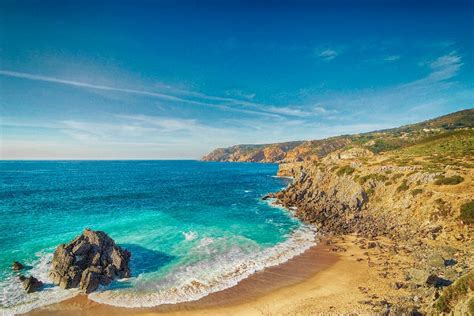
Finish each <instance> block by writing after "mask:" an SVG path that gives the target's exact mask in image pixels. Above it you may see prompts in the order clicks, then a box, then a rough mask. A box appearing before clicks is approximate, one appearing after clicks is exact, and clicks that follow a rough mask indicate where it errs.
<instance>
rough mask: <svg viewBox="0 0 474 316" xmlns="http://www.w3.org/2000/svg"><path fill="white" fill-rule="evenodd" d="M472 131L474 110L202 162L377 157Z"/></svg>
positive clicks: (220, 154) (231, 150)
mask: <svg viewBox="0 0 474 316" xmlns="http://www.w3.org/2000/svg"><path fill="white" fill-rule="evenodd" d="M472 128H474V109H468V110H463V111H459V112H455V113H451V114H448V115H444V116H440V117H437V118H434V119H431V120H427V121H424V122H421V123H416V124H410V125H405V126H401V127H398V128H392V129H385V130H379V131H374V132H369V133H363V134H354V135H342V136H337V137H330V138H326V139H322V140H311V141H295V142H285V143H275V144H261V145H235V146H232V147H228V148H218V149H216V150H214V151H212V152H211V153H209V154H207V155H206V156H204V157H203V158H202V160H205V161H247V162H296V161H305V160H318V159H321V158H323V157H325V156H327V155H328V154H329V153H331V152H333V151H335V150H338V149H342V148H350V147H352V146H362V147H365V148H367V149H369V150H370V151H372V152H374V153H380V152H385V151H391V150H395V149H400V148H404V147H407V146H410V145H414V144H417V143H418V142H420V141H423V140H425V139H429V138H432V137H434V136H439V135H441V134H444V133H447V132H450V131H453V130H459V129H472Z"/></svg>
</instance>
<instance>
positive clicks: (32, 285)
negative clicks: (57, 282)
mask: <svg viewBox="0 0 474 316" xmlns="http://www.w3.org/2000/svg"><path fill="white" fill-rule="evenodd" d="M20 281H21V282H22V283H23V288H24V289H25V291H26V293H33V292H36V291H38V290H39V289H40V288H41V287H42V286H43V282H41V281H39V280H38V279H37V278H35V277H33V276H29V277H25V276H20Z"/></svg>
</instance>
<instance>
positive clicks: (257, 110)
mask: <svg viewBox="0 0 474 316" xmlns="http://www.w3.org/2000/svg"><path fill="white" fill-rule="evenodd" d="M0 75H3V76H8V77H15V78H23V79H28V80H35V81H44V82H52V83H59V84H65V85H70V86H75V87H81V88H88V89H96V90H104V91H114V92H122V93H130V94H135V95H143V96H148V97H154V98H158V99H161V100H165V101H170V102H177V103H185V104H192V105H198V106H206V107H213V108H217V109H221V110H231V111H238V112H241V113H247V114H252V115H263V116H279V115H290V116H291V115H295V116H302V115H308V114H309V113H305V112H302V111H301V110H300V109H297V108H293V107H290V106H275V105H269V104H263V103H256V102H250V101H247V100H240V99H235V98H229V97H219V96H211V95H206V94H203V93H199V92H193V91H187V90H182V89H174V91H175V92H177V93H179V94H180V95H181V96H180V97H178V96H176V95H172V94H165V93H159V92H154V91H149V90H138V89H129V88H119V87H112V86H105V85H99V84H94V83H89V82H82V81H75V80H65V79H62V78H56V77H50V76H43V75H36V74H30V73H24V72H16V71H9V70H2V69H0ZM183 96H186V97H187V98H185V97H183Z"/></svg>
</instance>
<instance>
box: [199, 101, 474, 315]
mask: <svg viewBox="0 0 474 316" xmlns="http://www.w3.org/2000/svg"><path fill="white" fill-rule="evenodd" d="M473 126H474V110H472V109H471V110H466V111H461V112H457V113H453V114H451V115H447V116H444V117H440V118H437V119H434V120H430V121H427V122H423V123H419V124H414V125H410V126H405V127H401V128H398V129H391V130H385V131H378V132H372V133H366V134H359V135H352V136H341V137H340V138H332V139H328V140H322V141H318V142H317V143H313V145H311V144H310V143H308V142H306V143H302V144H306V145H307V146H309V147H311V146H312V150H307V151H306V152H312V153H313V154H314V153H316V154H314V155H313V154H312V155H306V156H299V157H297V158H296V159H295V158H290V159H289V158H288V157H290V156H288V153H287V154H286V156H285V157H284V158H283V159H280V158H281V157H282V156H281V155H280V156H279V157H280V158H279V159H277V160H274V161H273V162H280V165H279V171H278V174H279V175H280V176H289V177H292V178H293V182H292V183H291V184H290V185H289V186H288V187H287V188H286V189H284V190H282V191H280V192H277V193H270V194H269V195H268V196H266V197H264V198H265V199H267V198H274V199H275V200H276V203H278V204H281V205H283V206H285V207H287V208H288V209H290V210H292V211H293V212H294V215H295V216H297V217H298V218H300V219H301V220H302V221H304V222H307V223H311V224H313V225H315V226H317V227H318V230H319V232H320V233H321V236H324V237H325V238H326V240H327V241H326V242H327V243H328V244H330V245H331V247H330V249H332V251H334V252H340V253H344V252H345V251H346V249H348V248H349V247H354V246H355V247H358V248H360V249H361V250H362V251H363V256H360V257H357V258H354V260H357V261H362V262H367V265H368V267H369V268H370V269H371V270H373V272H374V273H373V277H372V278H373V280H372V282H371V283H368V284H365V285H361V286H359V287H358V291H360V292H361V293H362V294H364V295H365V297H366V299H364V300H361V301H360V302H358V303H360V304H361V305H363V306H365V309H366V310H367V311H368V312H375V313H382V314H393V315H400V314H406V315H409V314H417V313H418V314H419V313H426V314H439V313H453V314H455V315H458V314H459V315H464V314H469V313H470V314H474V273H473V271H472V268H473V266H474V259H473V254H474V240H473V230H474V227H473V224H474V185H473V175H474V158H473V157H474V130H473ZM334 139H338V140H346V142H341V143H339V142H338V143H337V145H334V146H326V147H325V148H327V150H326V151H321V145H322V144H324V145H328V144H334ZM302 144H299V145H298V146H301V145H302ZM264 146H266V148H268V146H269V145H264ZM295 148H297V147H295ZM295 148H293V149H291V151H289V153H291V152H292V151H293V150H294V149H295ZM310 149H311V148H310ZM208 157H209V156H206V157H205V159H207V158H208ZM254 157H255V156H254ZM221 158H222V157H221ZM219 160H220V159H219ZM224 160H225V159H224ZM230 160H231V161H235V160H238V159H236V156H235V155H234V156H232V159H230ZM251 161H252V160H251ZM348 243H349V244H350V245H352V246H348Z"/></svg>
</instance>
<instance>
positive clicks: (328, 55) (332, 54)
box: [316, 48, 339, 61]
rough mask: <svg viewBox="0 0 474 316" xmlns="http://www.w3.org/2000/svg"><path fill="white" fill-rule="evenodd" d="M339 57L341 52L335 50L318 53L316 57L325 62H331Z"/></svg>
mask: <svg viewBox="0 0 474 316" xmlns="http://www.w3.org/2000/svg"><path fill="white" fill-rule="evenodd" d="M338 55H339V52H337V51H335V50H334V49H331V48H328V49H325V50H322V51H317V52H316V56H317V57H319V58H321V59H322V60H325V61H330V60H333V59H334V58H336V57H337V56H338Z"/></svg>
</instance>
